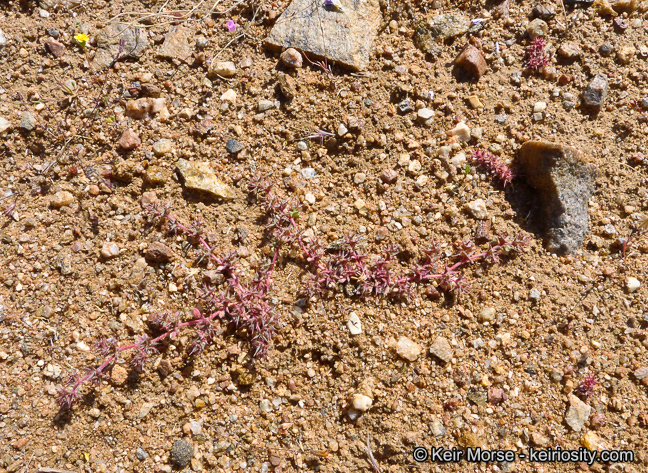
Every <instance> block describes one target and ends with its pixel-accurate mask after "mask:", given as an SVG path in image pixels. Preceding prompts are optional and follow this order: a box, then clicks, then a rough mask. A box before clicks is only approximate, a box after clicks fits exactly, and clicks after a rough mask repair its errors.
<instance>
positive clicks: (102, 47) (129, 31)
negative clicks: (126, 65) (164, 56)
mask: <svg viewBox="0 0 648 473" xmlns="http://www.w3.org/2000/svg"><path fill="white" fill-rule="evenodd" d="M122 40H123V42H124V47H123V50H122V52H121V54H120V57H121V58H126V57H128V58H131V59H138V58H140V57H141V56H142V54H144V51H146V49H147V48H148V46H149V42H148V39H147V34H146V31H145V30H141V29H139V28H133V27H131V26H127V25H123V24H112V25H108V26H106V27H105V28H104V29H103V30H101V33H99V35H98V36H97V54H95V57H94V59H93V61H92V66H93V67H94V68H95V69H103V68H106V67H108V66H109V65H110V63H112V62H113V60H114V59H115V58H116V57H117V54H118V53H119V48H120V46H119V45H120V42H121V41H122Z"/></svg>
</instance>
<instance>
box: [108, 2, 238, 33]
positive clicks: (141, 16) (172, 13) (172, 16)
mask: <svg viewBox="0 0 648 473" xmlns="http://www.w3.org/2000/svg"><path fill="white" fill-rule="evenodd" d="M220 2H221V0H217V1H216V2H215V3H214V4H213V5H212V7H211V8H209V9H199V8H200V6H201V5H202V4H203V3H205V0H200V1H199V2H198V3H197V4H196V5H195V6H194V7H193V8H191V9H188V10H169V11H163V10H164V7H166V5H167V3H168V2H166V3H165V4H164V5H162V7H161V8H160V9H159V10H158V11H157V13H147V12H136V11H129V12H121V13H119V14H118V15H116V16H114V17H112V18H111V19H110V22H111V23H114V22H117V23H122V22H121V21H118V20H119V19H120V18H123V17H135V19H134V20H133V21H131V22H128V23H124V24H126V25H128V26H138V27H140V28H151V27H153V26H160V25H168V24H172V23H176V22H179V21H188V20H189V19H190V18H191V17H192V16H193V15H195V14H202V15H203V16H202V18H206V17H207V16H209V15H226V14H227V13H229V12H231V11H232V10H234V9H235V8H236V7H238V6H239V5H240V4H241V3H243V2H244V0H239V1H237V2H236V3H234V5H232V6H231V7H229V8H226V9H225V10H220V11H217V10H216V7H217V6H218V5H219V4H220ZM151 18H163V19H168V21H165V22H163V23H156V24H151V25H142V24H137V25H136V23H137V22H141V21H143V20H149V19H151Z"/></svg>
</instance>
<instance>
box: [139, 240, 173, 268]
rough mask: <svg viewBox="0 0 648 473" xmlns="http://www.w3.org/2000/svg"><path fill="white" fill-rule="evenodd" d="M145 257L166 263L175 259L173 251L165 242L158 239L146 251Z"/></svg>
mask: <svg viewBox="0 0 648 473" xmlns="http://www.w3.org/2000/svg"><path fill="white" fill-rule="evenodd" d="M144 257H145V258H146V260H147V261H151V262H153V263H164V262H167V261H169V260H171V259H173V251H172V250H171V248H169V247H168V246H166V245H165V244H164V243H160V242H158V241H156V242H154V243H151V244H150V245H149V246H148V248H147V249H146V251H144Z"/></svg>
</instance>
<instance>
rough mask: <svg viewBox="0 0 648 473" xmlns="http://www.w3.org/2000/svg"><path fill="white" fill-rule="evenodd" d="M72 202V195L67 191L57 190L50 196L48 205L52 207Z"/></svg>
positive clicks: (63, 205)
mask: <svg viewBox="0 0 648 473" xmlns="http://www.w3.org/2000/svg"><path fill="white" fill-rule="evenodd" d="M72 202H74V196H73V195H72V194H71V193H70V192H68V191H59V192H57V193H56V194H54V195H53V196H52V199H51V200H50V205H51V206H52V207H54V208H57V209H59V208H61V207H65V206H67V205H70V204H71V203H72Z"/></svg>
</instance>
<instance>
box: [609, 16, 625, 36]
mask: <svg viewBox="0 0 648 473" xmlns="http://www.w3.org/2000/svg"><path fill="white" fill-rule="evenodd" d="M612 23H613V24H614V29H615V30H617V31H619V32H621V33H623V32H624V31H625V30H627V29H628V22H627V21H625V20H623V19H621V18H615V19H614V20H613V21H612Z"/></svg>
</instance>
